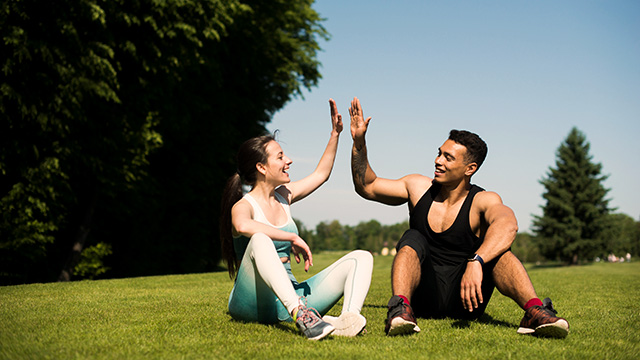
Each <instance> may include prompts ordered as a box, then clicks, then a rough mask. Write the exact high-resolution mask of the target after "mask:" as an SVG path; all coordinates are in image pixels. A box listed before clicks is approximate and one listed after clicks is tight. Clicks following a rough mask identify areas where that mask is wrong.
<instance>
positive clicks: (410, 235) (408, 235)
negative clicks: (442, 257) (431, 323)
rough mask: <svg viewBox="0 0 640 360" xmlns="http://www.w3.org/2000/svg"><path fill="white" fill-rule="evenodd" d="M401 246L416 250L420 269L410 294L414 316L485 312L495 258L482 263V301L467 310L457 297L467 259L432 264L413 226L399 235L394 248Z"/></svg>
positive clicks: (460, 315)
mask: <svg viewBox="0 0 640 360" xmlns="http://www.w3.org/2000/svg"><path fill="white" fill-rule="evenodd" d="M404 246H409V247H411V248H412V249H413V250H415V252H416V253H417V254H418V258H419V259H420V264H421V269H422V275H421V279H420V284H419V285H418V287H417V288H416V290H415V291H414V293H413V295H412V296H411V307H412V308H413V312H414V313H415V315H416V316H417V317H421V318H445V317H449V318H454V319H477V318H478V317H480V316H481V315H482V314H483V313H484V311H485V309H486V307H487V304H488V303H489V299H491V295H492V294H493V290H494V288H495V284H494V282H493V276H492V275H491V274H492V272H493V267H494V266H495V263H496V260H493V261H491V262H489V263H486V264H484V265H483V267H482V270H483V277H482V298H483V303H482V304H479V306H478V308H477V309H474V311H472V312H469V311H468V310H465V309H464V307H463V306H462V300H461V298H460V282H461V281H462V275H463V274H464V271H465V270H466V268H467V260H466V259H464V261H463V262H461V263H460V264H457V265H452V266H437V265H434V264H433V262H432V260H431V252H430V249H429V246H428V244H427V240H426V239H425V237H424V236H423V235H422V234H421V233H420V232H419V231H418V230H415V229H409V230H407V231H406V232H405V233H404V235H402V238H401V239H400V241H398V244H397V245H396V249H397V250H398V251H400V249H401V248H402V247H404Z"/></svg>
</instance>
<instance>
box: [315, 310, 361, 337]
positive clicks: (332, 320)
mask: <svg viewBox="0 0 640 360" xmlns="http://www.w3.org/2000/svg"><path fill="white" fill-rule="evenodd" d="M322 320H324V321H325V322H327V323H329V324H331V325H333V327H334V328H335V329H336V330H335V331H334V332H333V333H332V335H335V336H347V337H354V336H357V335H358V334H360V333H362V330H364V327H365V325H367V319H366V318H365V317H364V316H362V315H360V314H356V313H350V312H346V313H344V314H342V315H340V316H339V317H335V316H325V317H324V318H322Z"/></svg>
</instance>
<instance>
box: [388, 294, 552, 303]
mask: <svg viewBox="0 0 640 360" xmlns="http://www.w3.org/2000/svg"><path fill="white" fill-rule="evenodd" d="M398 297H400V299H402V300H404V303H405V304H407V305H411V304H409V299H407V297H406V296H404V295H398ZM540 304H542V303H540Z"/></svg>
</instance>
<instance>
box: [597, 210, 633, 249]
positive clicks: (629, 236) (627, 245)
mask: <svg viewBox="0 0 640 360" xmlns="http://www.w3.org/2000/svg"><path fill="white" fill-rule="evenodd" d="M639 251H640V226H639V223H638V222H637V221H635V220H634V219H633V218H632V217H631V216H629V215H626V214H610V215H609V231H607V236H605V237H604V248H603V251H602V252H601V253H600V255H601V257H602V258H603V259H604V258H606V256H607V255H608V254H614V255H616V256H618V257H620V256H624V255H626V254H627V253H629V254H631V255H633V256H638V255H640V252H639Z"/></svg>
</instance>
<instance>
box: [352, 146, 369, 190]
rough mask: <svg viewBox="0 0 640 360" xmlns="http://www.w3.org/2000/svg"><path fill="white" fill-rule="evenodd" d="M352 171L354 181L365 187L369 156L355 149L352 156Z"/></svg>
mask: <svg viewBox="0 0 640 360" xmlns="http://www.w3.org/2000/svg"><path fill="white" fill-rule="evenodd" d="M351 172H352V173H353V180H354V183H356V184H358V185H360V186H363V187H364V185H365V182H364V179H365V174H366V173H367V158H366V155H364V154H363V153H362V152H360V151H354V153H353V156H352V157H351Z"/></svg>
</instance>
